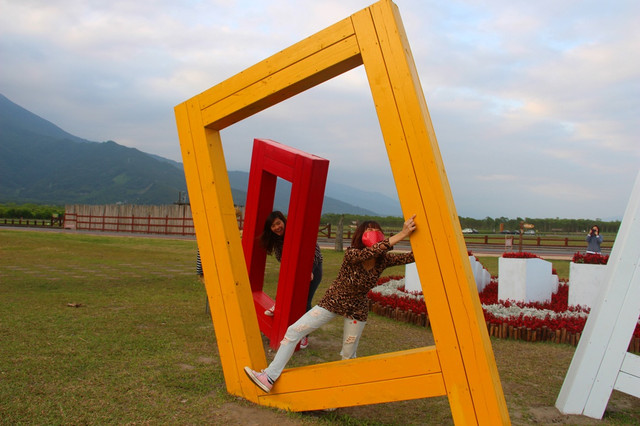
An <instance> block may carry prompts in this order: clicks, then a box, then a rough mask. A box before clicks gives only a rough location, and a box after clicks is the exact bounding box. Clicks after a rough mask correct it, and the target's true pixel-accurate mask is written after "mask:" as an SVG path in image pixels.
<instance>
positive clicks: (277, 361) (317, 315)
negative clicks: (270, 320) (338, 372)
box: [264, 305, 367, 382]
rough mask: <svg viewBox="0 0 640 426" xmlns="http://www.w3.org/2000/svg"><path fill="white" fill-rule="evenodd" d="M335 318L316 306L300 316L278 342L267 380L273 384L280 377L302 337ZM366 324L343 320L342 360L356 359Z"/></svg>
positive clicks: (331, 313) (267, 369)
mask: <svg viewBox="0 0 640 426" xmlns="http://www.w3.org/2000/svg"><path fill="white" fill-rule="evenodd" d="M337 316H339V315H338V314H334V313H333V312H330V311H328V310H326V309H324V308H321V307H320V306H317V305H316V306H314V307H313V308H312V309H311V310H310V311H307V313H306V314H304V315H303V316H301V317H300V319H299V320H298V321H296V322H295V323H293V324H291V326H289V328H288V329H287V332H286V333H285V335H284V339H282V341H281V342H280V348H278V352H277V353H276V356H275V358H274V359H273V361H271V364H269V366H268V367H267V368H266V369H265V370H264V371H265V372H266V373H267V375H268V376H269V378H271V380H273V381H274V382H275V381H276V380H277V379H278V377H280V374H282V370H284V367H285V366H286V365H287V362H289V359H291V356H292V355H293V352H294V351H295V350H296V345H297V344H298V342H299V341H300V340H302V338H303V337H304V336H306V335H308V334H309V333H311V332H313V331H315V330H317V329H318V328H320V327H322V326H323V325H325V324H326V323H328V322H329V321H331V320H332V319H333V318H335V317H337ZM366 324H367V323H366V322H363V321H357V320H353V319H350V318H345V319H344V331H343V334H342V351H341V352H340V355H341V356H342V359H351V358H355V357H356V350H357V349H358V343H359V342H360V336H362V331H363V330H364V326H365V325H366Z"/></svg>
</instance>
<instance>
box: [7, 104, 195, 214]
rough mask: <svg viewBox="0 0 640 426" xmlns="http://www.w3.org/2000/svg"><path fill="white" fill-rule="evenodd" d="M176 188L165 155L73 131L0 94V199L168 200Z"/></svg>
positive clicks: (178, 182)
mask: <svg viewBox="0 0 640 426" xmlns="http://www.w3.org/2000/svg"><path fill="white" fill-rule="evenodd" d="M180 191H183V192H184V191H186V183H185V178H184V173H183V171H182V168H177V167H175V166H173V165H171V163H170V162H169V160H164V161H159V160H158V159H156V158H154V157H152V156H150V155H149V154H147V153H144V152H141V151H139V150H137V149H134V148H127V147H124V146H122V145H118V144H117V143H115V142H113V141H108V142H103V143H98V142H91V141H87V140H86V139H82V138H79V137H77V136H73V135H71V134H69V133H67V132H65V131H64V130H62V129H60V128H59V127H57V126H56V125H54V124H53V123H51V122H49V121H47V120H44V119H42V118H40V117H38V116H37V115H35V114H33V113H31V112H29V111H27V110H26V109H24V108H22V107H20V106H18V105H16V104H14V103H13V102H11V101H10V100H9V99H7V98H6V97H4V96H2V95H0V201H5V202H6V201H8V202H16V203H24V202H33V203H43V204H75V203H78V204H108V203H118V202H121V203H129V204H169V203H172V202H173V201H176V200H177V198H178V194H179V192H180Z"/></svg>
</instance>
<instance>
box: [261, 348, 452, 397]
mask: <svg viewBox="0 0 640 426" xmlns="http://www.w3.org/2000/svg"><path fill="white" fill-rule="evenodd" d="M399 360H401V361H402V362H398V361H399ZM435 373H438V374H439V373H441V368H440V362H439V360H438V355H437V353H436V348H435V347H434V346H431V347H426V348H418V349H411V350H407V351H399V352H391V353H387V354H379V355H373V356H368V357H364V358H358V359H350V360H344V361H335V362H330V363H323V364H314V365H309V366H305V367H298V368H292V369H287V370H285V371H283V373H282V376H280V379H278V382H277V383H276V385H275V386H274V388H273V391H272V392H274V393H281V392H282V393H289V392H298V391H303V390H315V389H322V388H331V387H340V386H353V385H358V384H362V383H366V382H381V381H389V380H393V379H395V378H398V377H403V378H405V377H413V376H422V375H431V374H435ZM281 389H282V391H281Z"/></svg>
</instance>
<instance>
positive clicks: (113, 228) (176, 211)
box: [64, 204, 195, 236]
mask: <svg viewBox="0 0 640 426" xmlns="http://www.w3.org/2000/svg"><path fill="white" fill-rule="evenodd" d="M64 228H65V229H76V230H83V231H101V232H127V233H141V234H163V235H185V236H189V235H195V230H194V227H193V218H192V217H191V208H190V207H189V206H188V205H184V204H181V205H179V204H170V205H162V206H141V205H133V204H108V205H97V206H92V205H81V204H74V205H67V206H65V213H64Z"/></svg>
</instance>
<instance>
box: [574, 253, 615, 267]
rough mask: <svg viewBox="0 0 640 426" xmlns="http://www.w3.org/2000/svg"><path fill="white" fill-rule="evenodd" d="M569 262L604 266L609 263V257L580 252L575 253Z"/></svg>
mask: <svg viewBox="0 0 640 426" xmlns="http://www.w3.org/2000/svg"><path fill="white" fill-rule="evenodd" d="M571 261H572V262H573V263H587V264H590V265H606V264H607V262H608V261H609V255H602V254H582V253H580V252H576V253H575V254H574V255H573V258H572V259H571Z"/></svg>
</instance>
